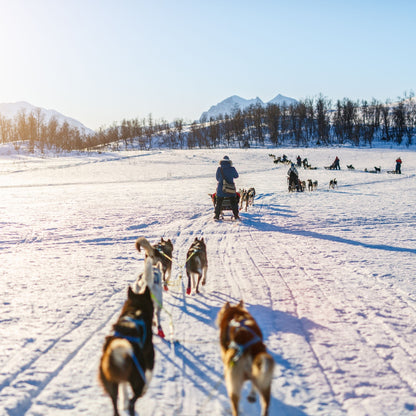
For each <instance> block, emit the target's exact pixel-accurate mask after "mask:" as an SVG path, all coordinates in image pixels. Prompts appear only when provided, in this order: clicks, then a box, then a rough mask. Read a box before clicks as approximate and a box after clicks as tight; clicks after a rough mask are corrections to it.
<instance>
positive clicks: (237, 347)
mask: <svg viewBox="0 0 416 416" xmlns="http://www.w3.org/2000/svg"><path fill="white" fill-rule="evenodd" d="M246 321H247V319H243V320H242V321H240V322H239V321H236V320H235V319H232V320H231V321H230V323H229V324H228V337H230V328H242V329H245V330H247V331H248V332H250V334H252V335H253V338H251V340H250V341H247V342H246V343H245V344H239V343H237V342H236V341H234V340H233V341H231V342H230V343H229V344H228V348H232V349H234V350H236V353H235V354H234V356H233V358H232V360H231V363H230V365H234V364H235V363H236V362H237V361H238V360H239V359H240V358H241V356H242V355H243V353H244V351H246V350H247V349H248V348H249V347H251V346H252V345H254V344H257V343H258V342H262V339H261V338H260V337H259V336H258V335H257V334H256V333H255V332H254V331H253V330H252V329H251V328H250V327H249V326H247V325H244V322H246Z"/></svg>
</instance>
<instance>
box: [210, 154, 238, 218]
mask: <svg viewBox="0 0 416 416" xmlns="http://www.w3.org/2000/svg"><path fill="white" fill-rule="evenodd" d="M216 178H217V181H218V184H217V195H216V204H215V217H214V219H215V220H219V219H220V214H221V207H222V201H224V198H226V197H228V198H230V202H231V209H232V210H233V214H234V218H235V219H236V220H238V219H240V217H239V215H238V200H237V195H236V194H228V193H225V192H224V191H223V190H222V186H223V179H225V180H226V181H227V182H228V183H234V178H238V173H237V170H236V169H235V167H234V166H233V164H232V162H231V160H230V158H229V157H228V156H224V157H223V158H222V160H220V166H219V167H218V168H217V173H216Z"/></svg>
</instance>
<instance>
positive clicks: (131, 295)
mask: <svg viewBox="0 0 416 416" xmlns="http://www.w3.org/2000/svg"><path fill="white" fill-rule="evenodd" d="M133 296H134V292H133V289H132V288H131V286H129V288H128V290H127V297H128V298H129V299H131V298H132V297H133Z"/></svg>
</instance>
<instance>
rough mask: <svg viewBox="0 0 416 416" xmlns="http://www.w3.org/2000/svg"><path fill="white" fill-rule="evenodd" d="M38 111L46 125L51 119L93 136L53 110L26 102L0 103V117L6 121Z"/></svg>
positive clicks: (85, 128) (83, 126) (79, 125)
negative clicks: (22, 113) (22, 114)
mask: <svg viewBox="0 0 416 416" xmlns="http://www.w3.org/2000/svg"><path fill="white" fill-rule="evenodd" d="M38 109H40V110H41V116H43V118H44V122H46V123H48V122H49V120H51V119H52V118H55V119H56V120H57V122H58V124H59V125H62V124H63V123H64V122H65V121H66V122H67V123H68V124H69V125H70V126H71V127H73V128H77V129H78V130H79V131H80V132H83V133H85V134H95V131H94V130H92V129H90V128H88V127H86V126H85V125H84V124H82V123H81V122H80V121H78V120H76V119H74V118H72V117H69V116H66V115H64V114H62V113H60V112H59V111H56V110H53V109H46V108H43V107H39V106H35V105H33V104H31V103H29V102H27V101H16V102H14V103H0V115H2V116H3V117H5V118H7V119H14V118H15V117H16V116H17V115H18V114H19V113H21V112H22V111H23V112H24V113H25V114H26V115H29V114H31V113H35V112H36V111H37V110H38Z"/></svg>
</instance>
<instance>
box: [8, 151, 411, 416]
mask: <svg viewBox="0 0 416 416" xmlns="http://www.w3.org/2000/svg"><path fill="white" fill-rule="evenodd" d="M269 153H274V154H276V155H277V156H280V155H282V154H283V153H286V154H287V155H288V156H289V157H290V158H292V159H295V157H296V156H297V154H300V155H301V157H302V158H304V157H307V158H308V160H309V162H310V163H311V164H312V166H316V167H318V169H317V170H303V169H300V176H301V179H304V180H306V179H309V178H310V179H313V180H318V183H319V185H318V190H317V191H315V192H308V191H306V192H303V193H288V192H287V184H286V171H287V166H283V165H275V164H273V163H272V159H271V158H270V157H269ZM225 154H228V155H229V156H230V158H231V159H232V160H233V162H234V165H235V167H236V168H237V170H238V171H239V173H240V178H239V179H238V180H237V181H236V182H237V187H251V186H254V187H255V189H256V192H257V196H256V199H255V205H254V206H253V207H251V208H249V210H248V212H242V214H241V217H242V219H243V221H242V222H241V223H235V222H233V221H230V220H226V221H223V222H220V223H216V222H214V221H213V220H212V217H213V207H212V203H211V200H210V198H209V196H208V194H209V193H212V192H213V191H214V190H215V186H216V182H215V171H216V168H217V166H218V160H219V159H221V158H222V156H224V155H225ZM337 155H338V156H339V158H340V159H341V167H342V170H341V171H329V170H325V169H324V168H323V167H324V166H328V165H329V164H330V163H331V162H332V161H333V159H334V158H335V156H337ZM398 156H401V158H402V160H403V166H402V171H403V174H402V175H392V174H388V173H387V172H386V171H387V170H392V169H394V165H395V163H394V161H395V159H396V158H397V157H398ZM347 164H353V165H354V166H355V168H356V169H355V170H353V171H350V170H347V169H346V165H347ZM374 166H381V168H382V172H381V173H380V174H373V173H366V172H364V169H365V168H367V169H369V170H372V169H373V167H374ZM332 178H337V180H338V188H337V189H334V190H332V189H329V187H328V183H329V180H330V179H332ZM415 207H416V152H414V151H406V150H403V149H401V150H400V151H398V150H390V149H315V148H314V149H273V150H270V149H267V150H255V149H250V150H226V151H224V150H196V151H152V152H124V153H123V152H121V153H112V154H109V153H107V154H100V155H98V154H96V155H83V156H82V155H72V156H64V157H59V158H56V157H44V158H40V157H39V158H38V157H35V156H16V155H13V154H8V152H7V151H3V152H0V214H1V217H0V227H1V228H0V230H1V231H0V264H1V270H2V273H1V279H0V291H1V293H2V296H1V301H0V415H13V416H17V415H19V416H20V415H31V416H34V415H47V416H52V415H53V416H56V415H100V416H101V415H102V416H105V415H112V408H111V403H110V399H109V398H108V397H107V396H105V395H104V393H103V391H102V389H101V386H100V385H99V383H98V381H97V380H98V379H97V369H98V362H99V358H100V354H101V348H102V344H103V340H104V337H105V336H106V335H107V334H108V333H109V332H110V330H111V326H112V324H113V323H114V322H115V320H116V318H117V316H118V314H119V311H120V308H121V306H122V304H123V302H124V300H125V297H126V293H127V287H128V285H129V284H131V283H133V281H134V280H135V278H136V276H137V275H138V273H139V272H140V271H141V270H142V267H143V253H138V252H137V251H136V250H135V247H134V243H135V240H136V239H137V237H139V236H145V237H147V238H148V239H149V241H150V242H151V243H156V242H157V241H159V239H160V238H161V237H165V238H170V239H171V240H172V241H173V243H174V246H175V247H174V265H173V281H172V285H171V286H170V288H169V289H170V290H169V292H167V293H165V294H164V302H165V309H166V312H162V326H163V327H164V329H165V333H166V334H167V338H166V340H165V341H164V340H162V339H160V338H158V337H157V336H155V337H154V343H155V349H156V366H155V372H154V377H153V379H152V381H151V384H150V388H149V390H148V392H147V393H146V395H145V396H144V397H143V398H141V399H139V400H138V402H137V403H136V414H138V415H140V416H148V415H158V416H162V415H163V416H196V415H230V414H231V411H230V405H229V400H228V398H227V395H226V391H225V385H224V382H223V377H222V363H221V359H220V353H219V345H218V329H217V327H216V325H215V319H216V315H217V313H218V311H219V309H220V307H221V306H222V305H223V304H224V302H226V301H230V302H232V303H234V302H237V301H239V300H240V299H243V300H244V301H245V303H246V306H247V307H248V309H249V311H250V312H251V313H252V314H253V315H254V317H255V318H256V319H257V321H258V322H259V324H260V327H261V328H262V330H263V333H264V337H265V340H266V344H267V346H268V348H269V350H270V352H271V354H272V355H273V357H274V358H275V361H276V363H277V365H276V369H275V376H274V380H273V388H272V396H273V397H272V403H271V415H293V416H305V415H308V416H322V415H328V416H329V415H330V416H337V415H377V416H380V415H386V416H387V415H388V416H394V415H401V416H402V415H414V414H415V412H416V401H415V393H416V363H415V356H416V280H415V270H416V212H415ZM227 215H228V214H227ZM201 236H203V237H204V238H205V240H206V242H207V249H208V262H209V269H208V279H207V285H206V286H205V287H203V288H202V293H201V294H199V295H192V296H188V295H186V294H185V292H184V285H185V279H184V278H183V279H181V278H180V276H184V267H183V265H184V262H185V259H186V251H187V249H188V247H189V246H190V244H191V242H192V241H193V240H194V238H195V237H201ZM170 324H172V327H173V339H174V340H176V341H178V342H176V343H171V342H169V341H170V340H171V336H172V334H171V331H170V329H169V328H170ZM245 391H246V392H247V391H248V386H246V389H245ZM240 409H241V413H242V415H256V414H259V413H260V405H259V404H258V402H257V403H255V404H250V403H248V402H247V401H246V400H245V397H243V398H242V400H241V403H240Z"/></svg>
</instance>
